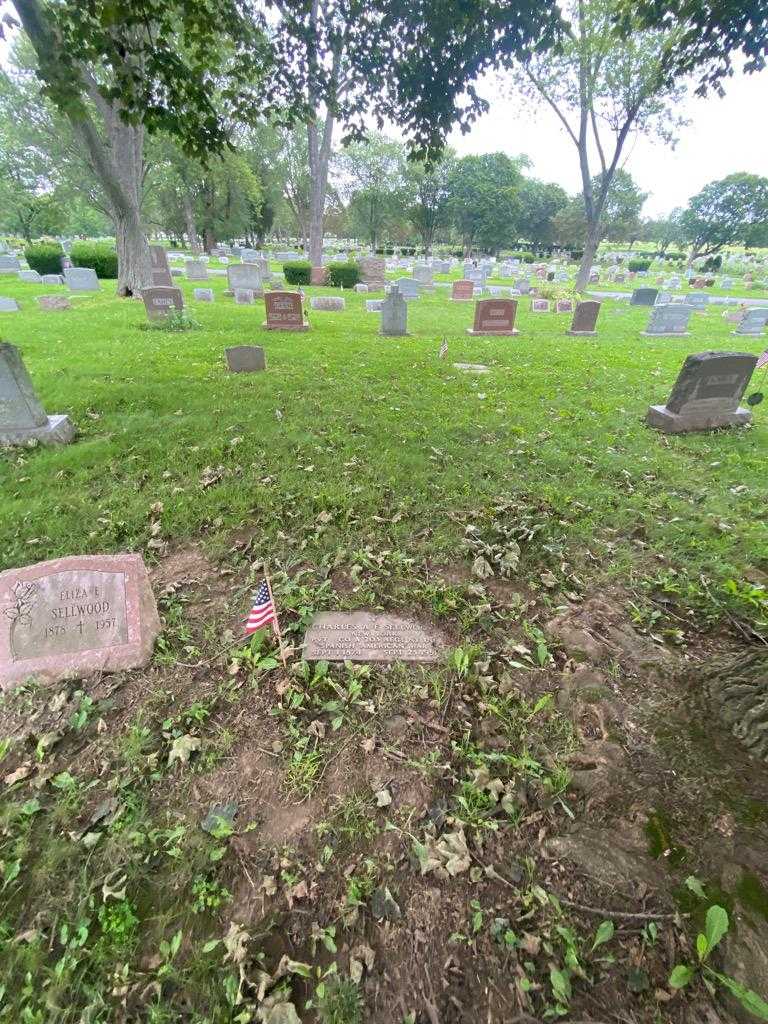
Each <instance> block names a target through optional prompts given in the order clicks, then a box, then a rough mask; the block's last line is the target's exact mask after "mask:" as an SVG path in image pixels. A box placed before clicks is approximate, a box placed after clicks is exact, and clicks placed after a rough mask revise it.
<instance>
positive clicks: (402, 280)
mask: <svg viewBox="0 0 768 1024" xmlns="http://www.w3.org/2000/svg"><path fill="white" fill-rule="evenodd" d="M395 284H396V285H397V287H398V290H399V292H400V294H401V295H402V297H403V298H404V299H418V297H419V293H420V291H421V285H420V284H419V282H418V281H416V280H414V278H412V277H399V278H398V279H397V281H395Z"/></svg>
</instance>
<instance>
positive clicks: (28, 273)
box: [19, 270, 43, 284]
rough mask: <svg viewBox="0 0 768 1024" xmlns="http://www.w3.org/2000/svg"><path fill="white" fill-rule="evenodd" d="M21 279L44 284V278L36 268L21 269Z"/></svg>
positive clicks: (30, 282) (29, 282)
mask: <svg viewBox="0 0 768 1024" xmlns="http://www.w3.org/2000/svg"><path fill="white" fill-rule="evenodd" d="M19 280H20V281H25V282H26V283H27V284H42V283H43V279H42V277H41V276H40V275H39V274H38V272H37V271H36V270H20V271H19Z"/></svg>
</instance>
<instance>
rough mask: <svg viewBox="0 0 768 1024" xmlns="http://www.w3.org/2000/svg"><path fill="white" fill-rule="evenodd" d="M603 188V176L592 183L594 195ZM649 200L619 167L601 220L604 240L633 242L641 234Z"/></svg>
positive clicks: (630, 177)
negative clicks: (645, 206)
mask: <svg viewBox="0 0 768 1024" xmlns="http://www.w3.org/2000/svg"><path fill="white" fill-rule="evenodd" d="M601 187H602V176H601V175H598V177H597V178H596V179H595V180H594V181H593V183H592V189H593V192H598V191H599V190H600V188H601ZM647 198H648V193H647V192H641V191H640V189H639V187H638V186H637V185H636V184H635V182H634V181H633V180H632V176H631V175H630V174H629V173H628V172H627V171H625V170H622V169H621V168H617V170H616V173H615V174H614V176H613V180H612V181H611V184H610V187H609V189H608V195H607V197H606V200H605V206H604V207H603V213H602V217H601V226H602V237H603V238H607V239H608V241H609V242H632V241H635V240H636V239H637V237H638V236H639V234H640V232H641V224H640V211H641V210H642V208H643V203H644V202H645V200H646V199H647Z"/></svg>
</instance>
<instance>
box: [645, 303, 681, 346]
mask: <svg viewBox="0 0 768 1024" xmlns="http://www.w3.org/2000/svg"><path fill="white" fill-rule="evenodd" d="M691 313H693V307H692V306H685V305H677V304H672V303H670V304H669V305H667V306H654V307H653V309H652V310H651V316H650V319H649V320H648V326H647V327H646V328H645V330H644V331H643V332H642V333H643V335H644V336H645V337H648V338H663V337H685V336H686V335H687V334H688V321H689V320H690V319H691Z"/></svg>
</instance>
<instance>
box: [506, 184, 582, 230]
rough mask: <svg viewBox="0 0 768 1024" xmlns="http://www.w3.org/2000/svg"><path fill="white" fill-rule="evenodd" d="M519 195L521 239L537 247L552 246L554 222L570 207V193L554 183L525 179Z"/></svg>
mask: <svg viewBox="0 0 768 1024" xmlns="http://www.w3.org/2000/svg"><path fill="white" fill-rule="evenodd" d="M518 194H519V198H520V217H519V231H520V237H521V238H524V239H525V240H526V241H527V242H534V243H535V244H537V245H544V246H549V245H552V244H553V242H554V241H555V238H554V233H553V220H554V218H555V216H556V215H557V214H558V213H559V212H560V210H564V209H565V208H566V207H567V206H568V204H569V202H570V199H569V198H568V193H567V192H566V191H565V190H564V189H562V188H560V186H559V185H555V184H553V183H552V182H544V181H537V180H536V179H535V178H525V179H524V180H523V182H522V184H521V185H520V190H519V193H518Z"/></svg>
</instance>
